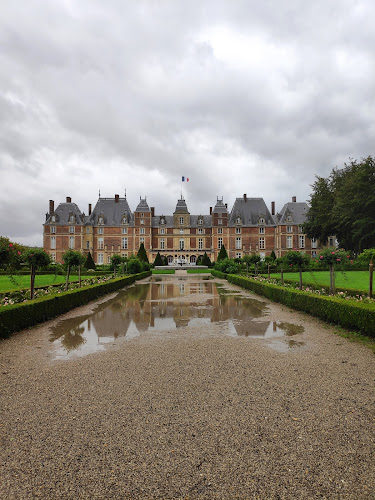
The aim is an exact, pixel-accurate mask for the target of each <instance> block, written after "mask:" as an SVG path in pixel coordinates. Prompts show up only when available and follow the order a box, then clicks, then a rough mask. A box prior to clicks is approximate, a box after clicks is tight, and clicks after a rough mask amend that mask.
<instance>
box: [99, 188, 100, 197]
mask: <svg viewBox="0 0 375 500" xmlns="http://www.w3.org/2000/svg"><path fill="white" fill-rule="evenodd" d="M99 199H100V188H99Z"/></svg>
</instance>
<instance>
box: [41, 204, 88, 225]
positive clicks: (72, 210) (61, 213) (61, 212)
mask: <svg viewBox="0 0 375 500" xmlns="http://www.w3.org/2000/svg"><path fill="white" fill-rule="evenodd" d="M53 214H55V215H56V222H51V215H53ZM53 214H48V216H47V220H46V224H57V225H59V224H67V223H68V221H69V216H70V215H72V214H73V215H74V216H75V218H76V224H84V222H85V221H84V216H83V213H82V212H81V210H80V209H79V208H78V205H76V204H75V203H60V204H59V206H58V207H57V208H56V210H55V211H54V212H53Z"/></svg>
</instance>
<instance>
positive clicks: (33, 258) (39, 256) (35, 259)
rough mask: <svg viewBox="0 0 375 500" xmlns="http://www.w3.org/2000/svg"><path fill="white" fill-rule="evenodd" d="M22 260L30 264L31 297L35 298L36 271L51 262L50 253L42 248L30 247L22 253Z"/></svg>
mask: <svg viewBox="0 0 375 500" xmlns="http://www.w3.org/2000/svg"><path fill="white" fill-rule="evenodd" d="M22 260H23V262H25V263H26V264H27V265H28V266H30V298H31V299H33V298H34V289H35V273H36V271H37V269H40V268H42V267H45V266H48V264H50V263H51V257H50V255H49V254H48V253H47V252H45V251H44V250H42V249H41V248H34V249H32V248H30V249H29V250H26V252H24V253H23V254H22Z"/></svg>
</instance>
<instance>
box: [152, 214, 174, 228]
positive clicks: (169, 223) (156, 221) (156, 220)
mask: <svg viewBox="0 0 375 500" xmlns="http://www.w3.org/2000/svg"><path fill="white" fill-rule="evenodd" d="M161 217H163V218H164V221H165V224H160V218H161ZM151 225H152V227H158V226H160V227H173V215H158V216H155V217H152V220H151Z"/></svg>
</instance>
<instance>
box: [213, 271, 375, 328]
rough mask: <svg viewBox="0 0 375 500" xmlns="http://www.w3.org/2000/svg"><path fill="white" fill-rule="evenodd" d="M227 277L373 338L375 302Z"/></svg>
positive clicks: (232, 276) (268, 296)
mask: <svg viewBox="0 0 375 500" xmlns="http://www.w3.org/2000/svg"><path fill="white" fill-rule="evenodd" d="M216 272H217V271H216ZM216 272H215V275H216ZM226 278H227V280H228V281H229V282H230V283H233V284H235V285H239V286H241V287H243V288H246V289H248V290H252V291H253V292H255V293H257V294H258V295H263V296H264V297H267V298H268V299H270V300H273V301H275V302H280V303H281V304H285V305H287V306H289V307H291V308H293V309H297V310H299V311H303V312H306V313H308V314H312V315H313V316H316V317H318V318H320V319H323V320H325V321H328V322H331V323H336V324H338V325H341V326H343V327H344V328H349V329H356V330H360V331H361V332H363V333H365V334H366V335H368V336H369V337H375V304H371V303H366V302H364V303H363V302H354V301H350V300H345V299H340V298H336V297H327V296H324V295H317V294H314V293H310V292H303V291H301V290H298V289H294V288H293V289H291V288H285V287H282V286H279V285H271V284H269V283H264V282H263V283H262V282H260V281H257V280H253V279H251V278H244V277H242V276H236V275H234V274H228V275H227V276H226Z"/></svg>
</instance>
